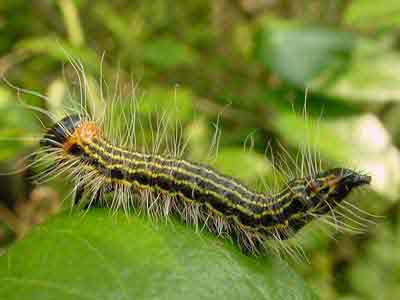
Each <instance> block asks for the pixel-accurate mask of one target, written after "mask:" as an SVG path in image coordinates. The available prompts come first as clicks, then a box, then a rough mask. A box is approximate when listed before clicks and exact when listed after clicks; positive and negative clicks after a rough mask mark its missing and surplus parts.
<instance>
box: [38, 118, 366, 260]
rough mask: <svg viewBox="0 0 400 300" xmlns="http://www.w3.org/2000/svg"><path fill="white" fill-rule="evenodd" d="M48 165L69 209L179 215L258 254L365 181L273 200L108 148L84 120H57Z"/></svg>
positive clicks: (184, 163) (321, 185)
mask: <svg viewBox="0 0 400 300" xmlns="http://www.w3.org/2000/svg"><path fill="white" fill-rule="evenodd" d="M40 145H41V148H42V150H41V152H42V154H43V153H44V154H45V155H46V157H48V156H50V157H51V158H52V159H53V161H54V164H53V165H52V168H51V169H50V170H48V171H46V172H45V173H44V174H42V176H44V177H46V176H50V174H58V173H59V172H63V171H67V173H68V177H69V178H70V179H72V180H73V181H74V183H75V190H76V194H75V203H78V202H79V201H80V199H81V198H82V196H83V194H84V193H86V194H87V195H88V196H89V198H90V203H94V202H101V201H103V198H105V196H106V195H108V194H110V195H112V200H111V206H112V207H124V208H125V207H128V206H133V207H139V208H142V209H144V210H145V211H146V212H147V213H149V214H156V215H169V214H170V213H172V214H177V215H179V216H180V217H181V218H182V219H183V220H184V221H185V222H188V223H193V224H195V225H198V226H204V227H206V228H208V229H209V230H210V231H212V232H214V233H216V234H218V235H222V236H227V237H230V238H232V239H233V240H236V241H237V242H238V244H239V246H240V248H241V249H242V250H244V251H246V252H250V253H258V252H259V250H262V249H263V248H264V245H265V242H266V241H267V240H285V239H288V238H290V237H292V236H293V235H294V234H296V233H297V232H298V231H299V230H300V229H301V228H302V227H303V226H304V225H306V224H308V223H310V222H311V221H312V220H313V219H316V218H319V217H323V216H325V215H327V214H329V213H330V212H332V213H333V210H334V209H335V208H337V206H340V204H341V202H342V201H343V200H344V198H345V197H346V196H347V195H348V194H349V193H350V192H351V191H352V189H354V188H356V187H359V186H362V185H366V184H369V183H370V181H371V178H370V177H369V176H367V175H364V174H360V173H358V172H355V171H353V170H350V169H347V168H334V169H329V170H326V171H323V172H322V171H321V172H316V173H315V174H312V175H308V176H305V177H300V178H293V179H291V180H289V181H288V182H287V183H286V184H285V185H284V186H283V187H282V189H281V190H280V191H279V192H278V193H276V194H270V193H258V192H255V191H252V190H251V189H249V188H248V187H246V186H245V185H244V184H242V183H241V182H240V181H239V180H237V179H235V178H232V177H229V176H225V175H222V174H221V173H220V172H218V171H216V170H215V169H213V168H211V167H209V166H206V165H203V164H199V163H195V162H192V161H189V160H185V159H183V158H180V157H174V156H164V155H160V154H150V153H143V152H140V151H137V150H136V149H135V148H134V147H131V148H132V149H131V148H129V147H125V146H120V145H118V144H115V143H111V142H109V141H108V140H107V136H105V135H104V134H103V130H102V129H101V125H99V123H98V122H95V121H94V120H93V119H92V118H90V117H88V116H87V115H85V114H73V115H69V116H67V117H65V118H63V119H62V120H61V121H59V122H57V123H56V124H55V125H54V126H53V127H52V128H50V129H49V130H48V131H47V132H46V133H45V135H44V136H43V138H42V139H41V142H40Z"/></svg>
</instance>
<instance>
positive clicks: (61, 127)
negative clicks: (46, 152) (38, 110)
mask: <svg viewBox="0 0 400 300" xmlns="http://www.w3.org/2000/svg"><path fill="white" fill-rule="evenodd" d="M80 123H81V117H80V115H70V116H66V117H65V118H63V119H62V120H61V121H59V122H57V123H56V124H54V125H53V127H51V128H50V129H49V130H48V131H47V132H46V133H45V134H44V136H43V138H42V139H41V140H40V146H41V147H60V146H61V145H62V144H64V142H65V141H66V140H67V139H68V137H70V136H71V135H72V133H73V132H74V131H75V129H76V128H77V127H79V125H80Z"/></svg>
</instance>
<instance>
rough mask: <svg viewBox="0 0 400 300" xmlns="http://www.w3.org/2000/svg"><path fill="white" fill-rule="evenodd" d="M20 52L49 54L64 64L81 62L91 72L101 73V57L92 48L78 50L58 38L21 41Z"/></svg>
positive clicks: (35, 38) (37, 38) (18, 47)
mask: <svg viewBox="0 0 400 300" xmlns="http://www.w3.org/2000/svg"><path fill="white" fill-rule="evenodd" d="M16 49H18V51H30V52H33V53H35V54H43V53H44V54H47V55H49V56H50V57H52V58H53V59H55V60H57V61H62V62H70V61H71V60H74V61H79V62H81V63H82V64H83V65H85V67H87V68H89V70H90V71H91V72H93V73H94V74H97V73H98V72H99V71H100V66H99V65H100V61H101V59H100V57H99V56H98V55H97V54H96V53H95V52H94V51H93V50H92V49H90V48H78V47H74V46H72V45H70V44H69V43H68V42H66V41H63V40H61V39H60V38H58V37H57V36H46V37H34V38H29V39H24V40H20V41H19V42H18V44H17V45H16Z"/></svg>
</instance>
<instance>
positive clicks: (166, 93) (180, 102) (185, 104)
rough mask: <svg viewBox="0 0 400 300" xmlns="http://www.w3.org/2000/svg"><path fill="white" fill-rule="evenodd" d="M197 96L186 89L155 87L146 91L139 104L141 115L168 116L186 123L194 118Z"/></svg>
mask: <svg viewBox="0 0 400 300" xmlns="http://www.w3.org/2000/svg"><path fill="white" fill-rule="evenodd" d="M194 101H195V95H194V94H193V93H192V92H191V91H190V90H188V89H185V88H180V87H178V88H175V89H174V88H164V87H160V86H153V87H150V88H149V89H146V90H145V93H144V95H143V98H142V99H140V100H139V102H138V111H139V112H140V113H157V114H158V115H159V116H161V115H163V114H166V117H167V119H168V118H169V119H170V120H173V121H178V122H180V123H184V122H186V121H188V120H190V119H191V117H192V116H193V115H192V113H193V103H194Z"/></svg>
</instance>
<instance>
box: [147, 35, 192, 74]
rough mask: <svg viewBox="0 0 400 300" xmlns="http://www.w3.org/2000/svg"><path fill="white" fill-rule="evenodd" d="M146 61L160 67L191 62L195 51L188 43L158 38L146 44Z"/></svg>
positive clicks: (164, 67) (165, 67)
mask: <svg viewBox="0 0 400 300" xmlns="http://www.w3.org/2000/svg"><path fill="white" fill-rule="evenodd" d="M143 51H144V52H143V55H144V57H143V60H144V62H146V63H148V64H151V65H154V66H156V67H158V68H160V69H167V68H170V67H174V66H178V65H186V64H191V63H193V62H194V61H195V59H196V55H195V53H194V52H193V51H192V50H191V49H190V48H189V47H188V46H186V45H184V44H182V43H180V42H179V41H176V40H172V39H157V40H154V41H151V42H149V43H147V44H145V45H144V49H143Z"/></svg>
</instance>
